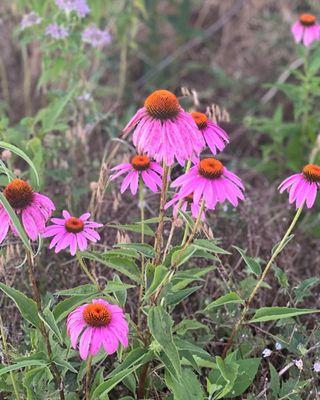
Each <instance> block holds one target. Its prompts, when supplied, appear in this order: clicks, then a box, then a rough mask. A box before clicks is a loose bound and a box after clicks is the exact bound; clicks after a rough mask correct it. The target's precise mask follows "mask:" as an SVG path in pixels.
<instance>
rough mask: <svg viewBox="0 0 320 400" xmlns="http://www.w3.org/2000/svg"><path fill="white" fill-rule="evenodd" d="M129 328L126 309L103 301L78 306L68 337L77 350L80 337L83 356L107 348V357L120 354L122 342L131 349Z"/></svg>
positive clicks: (73, 313) (80, 348)
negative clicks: (116, 353)
mask: <svg viewBox="0 0 320 400" xmlns="http://www.w3.org/2000/svg"><path fill="white" fill-rule="evenodd" d="M128 333H129V326H128V323H127V321H126V319H125V316H124V313H123V310H122V309H121V308H120V307H119V306H117V305H114V304H109V303H108V302H107V301H105V300H103V299H94V300H92V303H90V304H85V305H83V306H80V307H78V308H77V309H76V310H75V311H73V312H71V313H70V314H69V315H68V318H67V334H68V336H69V337H70V339H71V345H72V347H73V348H76V345H77V342H78V338H79V336H80V341H79V352H80V357H81V358H82V359H83V360H85V359H86V358H87V357H88V355H89V354H90V355H96V354H97V353H98V352H99V350H100V349H101V348H102V347H103V348H104V350H105V351H106V353H107V354H113V353H115V352H116V351H117V349H118V347H119V343H121V344H122V345H123V346H124V347H126V346H128Z"/></svg>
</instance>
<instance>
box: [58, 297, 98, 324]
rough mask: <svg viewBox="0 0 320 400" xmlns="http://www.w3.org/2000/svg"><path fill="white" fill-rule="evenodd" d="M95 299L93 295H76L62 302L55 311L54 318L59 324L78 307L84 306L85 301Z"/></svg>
mask: <svg viewBox="0 0 320 400" xmlns="http://www.w3.org/2000/svg"><path fill="white" fill-rule="evenodd" d="M94 297H95V294H93V295H92V294H91V295H77V296H76V295H75V296H72V297H70V298H68V299H65V300H62V301H60V302H59V303H58V304H57V305H56V306H55V307H54V309H53V316H54V318H55V320H56V321H57V322H60V321H61V320H62V319H64V318H65V317H66V316H67V315H68V314H69V313H70V312H71V311H73V310H74V309H75V308H76V307H77V306H79V305H80V304H83V303H84V302H85V301H90V300H91V299H93V298H94Z"/></svg>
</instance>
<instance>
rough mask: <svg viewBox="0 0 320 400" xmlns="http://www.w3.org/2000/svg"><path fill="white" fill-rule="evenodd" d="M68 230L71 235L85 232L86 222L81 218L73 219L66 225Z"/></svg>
mask: <svg viewBox="0 0 320 400" xmlns="http://www.w3.org/2000/svg"><path fill="white" fill-rule="evenodd" d="M64 226H65V228H66V230H67V231H68V232H71V233H79V232H82V231H83V228H84V222H83V221H82V220H81V219H80V218H76V217H71V218H69V219H67V220H66V222H65V224H64Z"/></svg>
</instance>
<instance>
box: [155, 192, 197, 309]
mask: <svg viewBox="0 0 320 400" xmlns="http://www.w3.org/2000/svg"><path fill="white" fill-rule="evenodd" d="M203 210H204V200H202V202H201V206H200V209H199V213H198V216H197V219H196V222H195V223H194V225H193V228H192V231H191V233H190V236H189V238H188V240H187V241H186V242H185V244H184V245H183V246H182V248H181V249H180V251H179V253H178V255H177V258H176V261H175V262H174V263H173V264H172V265H171V267H170V270H169V271H168V273H167V275H166V276H165V277H164V279H163V281H162V283H161V284H160V285H159V286H158V288H157V291H156V293H155V295H154V297H153V302H154V303H155V302H156V301H157V299H158V297H159V295H160V292H161V290H162V288H163V287H164V285H166V284H167V283H168V282H170V281H171V279H172V277H173V275H174V271H175V270H176V268H177V266H178V265H179V262H180V260H181V257H182V255H183V252H184V251H185V249H186V248H187V247H188V246H189V244H190V243H191V241H192V240H193V238H194V236H195V234H196V233H197V231H198V227H199V225H200V222H201V217H202V214H203Z"/></svg>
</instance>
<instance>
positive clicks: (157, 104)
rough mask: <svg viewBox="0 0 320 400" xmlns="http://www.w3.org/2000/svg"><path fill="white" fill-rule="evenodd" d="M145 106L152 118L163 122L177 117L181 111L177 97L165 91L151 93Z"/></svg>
mask: <svg viewBox="0 0 320 400" xmlns="http://www.w3.org/2000/svg"><path fill="white" fill-rule="evenodd" d="M144 106H145V108H146V110H147V112H148V114H149V115H150V116H151V117H153V118H156V119H161V120H166V119H170V118H174V117H176V116H177V115H178V113H179V109H180V105H179V101H178V99H177V96H176V95H174V94H173V93H171V92H169V90H164V89H160V90H156V91H155V92H153V93H151V94H150V95H149V96H148V97H147V98H146V100H145V102H144Z"/></svg>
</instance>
